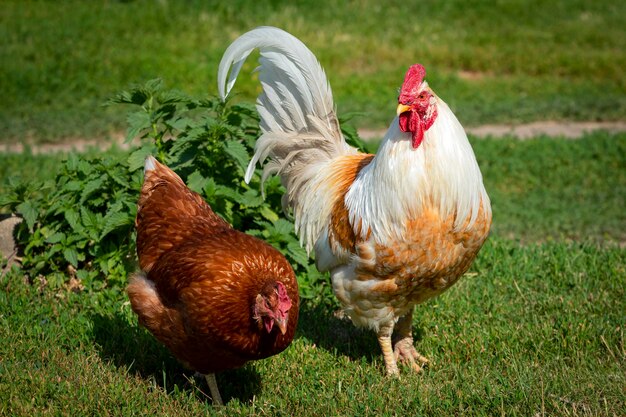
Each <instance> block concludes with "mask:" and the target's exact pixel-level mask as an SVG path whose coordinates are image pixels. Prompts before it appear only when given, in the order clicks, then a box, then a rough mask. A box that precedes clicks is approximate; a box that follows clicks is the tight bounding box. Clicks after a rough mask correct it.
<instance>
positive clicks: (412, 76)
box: [400, 64, 426, 97]
mask: <svg viewBox="0 0 626 417" xmlns="http://www.w3.org/2000/svg"><path fill="white" fill-rule="evenodd" d="M425 76H426V68H424V66H423V65H422V64H415V65H411V66H410V67H409V69H408V70H407V72H406V75H405V76H404V83H402V88H401V89H400V96H401V97H402V96H403V95H410V94H411V93H412V92H413V91H414V90H415V89H416V88H417V87H418V86H419V85H420V84H421V83H422V81H423V80H424V77H425Z"/></svg>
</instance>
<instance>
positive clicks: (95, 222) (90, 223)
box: [0, 80, 362, 302]
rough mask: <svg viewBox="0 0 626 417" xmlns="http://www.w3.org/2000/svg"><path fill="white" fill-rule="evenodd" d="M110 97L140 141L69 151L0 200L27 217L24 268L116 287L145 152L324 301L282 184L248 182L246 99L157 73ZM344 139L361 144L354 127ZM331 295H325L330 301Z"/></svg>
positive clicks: (125, 268)
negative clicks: (89, 153)
mask: <svg viewBox="0 0 626 417" xmlns="http://www.w3.org/2000/svg"><path fill="white" fill-rule="evenodd" d="M109 104H125V105H131V106H132V107H133V109H132V111H131V112H130V113H129V115H128V125H129V127H128V135H127V141H129V142H130V141H135V140H137V139H138V140H139V143H140V145H139V147H138V148H135V149H134V150H133V151H132V152H131V153H130V155H128V154H125V155H113V154H110V153H105V154H103V155H100V156H95V157H86V156H80V155H76V154H70V155H69V156H68V158H67V160H66V161H65V162H64V163H63V165H62V166H61V167H60V170H59V172H58V173H57V174H56V177H55V178H54V179H51V180H48V181H45V182H43V183H38V184H32V183H31V184H24V183H20V184H14V185H13V186H12V187H11V189H10V191H9V193H8V194H7V195H6V196H5V197H3V199H2V201H0V206H5V207H8V208H9V209H11V210H12V211H13V212H17V213H19V214H20V215H21V216H22V217H23V218H24V220H25V221H24V222H23V223H22V224H21V225H20V226H19V228H18V231H17V238H18V243H19V244H20V246H21V248H22V252H23V253H22V268H23V270H24V271H25V272H26V273H27V274H29V275H30V276H31V277H32V278H34V277H36V276H39V275H43V276H45V277H46V279H47V282H48V283H49V284H52V285H56V286H62V285H65V284H66V283H67V281H68V275H69V277H70V278H72V277H75V278H77V279H78V280H80V283H81V284H82V285H83V286H84V287H86V288H87V289H88V290H101V289H104V288H108V289H113V290H116V291H118V290H121V289H122V288H123V287H124V286H125V283H126V280H127V275H128V274H129V273H131V272H133V271H134V270H136V268H137V262H136V255H135V230H134V218H135V215H136V209H137V208H136V204H137V199H138V196H139V190H140V188H141V183H142V180H143V170H142V168H143V164H144V160H145V158H146V156H147V155H149V154H151V155H154V156H155V157H157V158H158V159H159V160H160V161H162V162H164V163H165V164H167V165H168V166H170V167H171V168H172V169H173V170H174V171H176V172H177V173H178V174H179V175H180V176H181V178H182V179H183V180H184V181H185V182H186V183H187V184H188V185H189V187H190V188H191V189H192V190H194V191H196V192H198V193H200V194H201V195H202V196H203V197H204V198H205V199H206V200H207V202H208V203H209V204H210V205H211V207H212V208H213V210H214V211H215V212H216V213H218V214H219V215H220V216H222V217H223V218H224V219H225V220H227V221H228V222H229V223H230V224H232V225H233V227H235V228H237V229H239V230H242V231H245V232H247V233H249V234H251V235H254V236H257V237H259V238H261V239H263V240H265V241H267V242H268V243H270V244H271V245H273V246H274V247H276V248H278V249H279V250H280V251H281V252H282V253H283V254H284V255H285V256H286V257H287V259H288V260H289V261H290V262H291V264H292V266H293V267H294V270H295V271H296V275H297V276H298V282H299V284H300V293H301V295H302V297H304V298H308V299H316V300H318V301H324V302H329V301H330V300H332V297H331V296H330V286H329V283H328V279H327V278H326V277H324V276H323V275H322V274H320V273H319V272H318V271H317V270H316V268H315V266H314V265H313V262H312V260H311V259H310V258H309V257H308V255H307V253H306V252H305V251H304V249H302V247H301V246H300V244H299V241H298V239H297V237H296V236H295V234H294V227H293V223H292V222H290V221H289V220H287V219H286V218H285V217H286V216H284V215H282V213H281V211H282V208H281V197H282V195H283V191H284V189H283V188H282V186H281V185H280V180H279V179H278V178H276V177H273V178H270V179H268V180H267V181H266V182H265V184H264V188H265V189H264V194H265V196H263V195H261V191H260V190H261V187H260V183H259V182H260V171H259V172H257V175H255V176H254V177H253V179H252V182H251V184H249V185H248V184H246V183H245V182H244V181H243V175H244V172H245V169H246V166H247V163H248V161H249V155H251V154H252V150H253V147H254V143H255V141H256V139H257V138H258V136H259V127H258V117H257V114H256V111H255V109H254V107H253V106H250V105H247V104H232V105H231V104H224V103H222V102H221V101H220V100H219V99H217V98H206V99H199V100H198V99H193V98H191V97H189V96H187V95H185V94H183V93H181V92H178V91H172V90H165V89H164V88H163V84H162V82H161V81H160V80H152V81H149V82H147V83H146V84H144V85H142V86H136V87H133V88H131V89H129V90H128V91H123V92H121V93H119V94H118V95H117V96H115V97H114V98H112V99H111V100H110V103H109ZM344 134H345V135H346V137H347V139H348V140H349V142H350V143H352V144H353V145H356V146H361V147H362V143H360V142H359V139H358V138H357V136H356V132H355V130H354V129H352V130H345V131H344ZM330 302H332V301H330Z"/></svg>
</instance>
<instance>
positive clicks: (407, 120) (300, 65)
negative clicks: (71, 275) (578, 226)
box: [218, 27, 491, 375]
mask: <svg viewBox="0 0 626 417" xmlns="http://www.w3.org/2000/svg"><path fill="white" fill-rule="evenodd" d="M255 48H258V49H259V50H260V53H261V55H260V59H259V61H260V66H259V68H258V71H259V80H260V81H261V85H262V87H263V92H262V93H261V94H260V95H259V97H258V100H257V110H258V112H259V115H260V117H261V131H262V135H261V137H260V138H259V139H258V141H257V143H256V148H255V154H254V156H253V158H252V161H251V162H250V165H249V167H248V170H247V172H246V181H250V179H251V177H252V175H253V173H254V167H255V165H256V163H257V162H260V163H264V162H265V161H266V160H267V159H268V158H269V161H267V162H265V165H264V172H263V179H265V178H267V176H269V175H271V174H277V175H280V177H281V180H282V183H283V185H284V186H285V188H286V194H285V196H284V198H283V205H284V206H285V208H288V209H290V210H291V212H292V213H293V216H294V221H295V227H296V232H297V233H298V234H299V236H300V239H301V242H302V243H303V245H304V246H305V247H306V249H307V250H308V251H311V250H314V252H315V260H316V265H317V268H318V269H319V270H320V271H330V275H331V279H332V285H333V291H334V293H335V295H336V296H337V298H338V299H339V301H340V302H341V304H342V306H343V308H344V311H345V313H346V314H347V315H348V316H349V317H350V318H351V319H352V321H353V322H354V323H355V324H356V325H358V326H364V327H368V328H371V329H373V330H374V331H375V332H376V333H377V336H378V341H379V343H380V346H381V349H382V352H383V357H384V361H385V367H386V372H387V374H389V375H396V374H398V366H397V362H401V363H405V364H406V365H408V366H410V367H411V368H412V369H414V370H415V371H419V370H420V369H421V365H423V364H424V363H426V362H427V359H426V358H424V357H423V356H422V355H420V354H418V353H417V351H416V349H415V347H414V345H413V337H412V333H411V327H412V317H413V309H414V308H413V307H414V306H415V304H418V303H421V302H423V301H426V300H428V299H429V298H432V297H434V296H436V295H438V294H441V293H442V292H443V291H445V290H446V289H448V288H450V286H451V285H453V284H454V283H455V282H456V281H457V280H458V279H459V278H460V277H461V276H462V275H463V274H464V273H465V271H466V270H467V269H468V268H469V266H470V264H471V263H472V261H473V260H474V258H475V257H476V254H477V253H478V250H479V249H480V247H481V246H482V244H483V242H484V241H485V239H486V238H487V235H488V233H489V228H490V226H491V205H490V202H489V197H488V196H487V193H486V191H485V188H484V186H483V180H482V175H481V173H480V169H479V168H478V164H477V162H476V158H475V156H474V152H473V151H472V147H471V146H470V144H469V142H468V140H467V136H466V134H465V131H464V130H463V127H462V126H461V124H460V123H459V121H458V120H457V118H456V117H455V116H454V114H453V113H452V111H451V110H450V108H449V107H448V106H447V105H446V103H444V102H443V100H441V99H440V98H439V97H437V95H436V94H435V93H434V92H433V91H432V90H431V89H430V87H429V86H428V84H427V83H426V81H424V77H425V75H426V71H425V69H424V67H423V66H422V65H419V64H416V65H413V66H411V67H410V68H409V69H408V71H407V73H406V76H405V79H404V83H403V84H402V88H401V90H400V96H399V98H398V108H397V117H395V118H394V120H393V121H392V122H391V125H390V126H389V130H388V131H387V133H386V134H385V137H384V138H383V141H382V143H381V145H380V148H379V150H378V153H377V154H376V155H369V154H363V153H360V152H358V151H357V150H356V149H354V148H353V147H351V146H349V145H348V144H347V143H346V141H345V140H344V137H343V135H342V133H341V130H340V127H339V122H338V120H337V115H336V113H335V108H334V104H333V96H332V92H331V89H330V86H329V84H328V81H327V80H326V75H325V74H324V71H323V69H322V68H321V66H320V64H319V62H318V61H317V59H316V58H315V56H314V55H313V53H312V52H311V51H310V50H309V49H308V48H307V47H306V46H305V45H304V44H303V43H302V42H301V41H300V40H298V39H297V38H295V37H294V36H292V35H290V34H289V33H287V32H285V31H283V30H281V29H277V28H273V27H259V28H257V29H254V30H252V31H250V32H248V33H245V34H244V35H242V36H241V37H239V38H238V39H237V40H235V41H234V42H233V43H232V44H231V45H230V46H229V47H228V49H227V50H226V52H225V53H224V56H223V57H222V61H221V63H220V66H219V73H218V89H219V92H220V95H221V97H222V98H223V99H224V98H225V97H226V96H227V95H228V93H229V92H230V90H231V88H232V87H233V84H234V83H235V80H236V78H237V75H238V74H239V71H240V69H241V66H242V65H243V63H244V61H245V60H246V58H247V57H248V55H249V54H250V52H251V51H252V50H254V49H255ZM392 333H393V339H392ZM392 343H393V344H392Z"/></svg>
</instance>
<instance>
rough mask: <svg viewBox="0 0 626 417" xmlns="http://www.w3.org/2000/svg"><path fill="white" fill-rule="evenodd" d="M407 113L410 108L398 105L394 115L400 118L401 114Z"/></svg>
mask: <svg viewBox="0 0 626 417" xmlns="http://www.w3.org/2000/svg"><path fill="white" fill-rule="evenodd" d="M408 111H411V106H407V105H406V104H402V103H399V104H398V107H397V108H396V114H397V115H398V116H400V115H401V114H402V113H406V112H408Z"/></svg>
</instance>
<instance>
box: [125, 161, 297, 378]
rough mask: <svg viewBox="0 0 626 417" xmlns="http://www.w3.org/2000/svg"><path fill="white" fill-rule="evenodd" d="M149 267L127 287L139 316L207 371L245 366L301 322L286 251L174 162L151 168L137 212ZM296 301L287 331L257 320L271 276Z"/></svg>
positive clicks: (141, 251) (278, 347) (281, 343)
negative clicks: (237, 222)
mask: <svg viewBox="0 0 626 417" xmlns="http://www.w3.org/2000/svg"><path fill="white" fill-rule="evenodd" d="M136 226H137V252H138V255H139V262H140V265H141V268H142V269H143V271H145V272H144V273H142V274H136V275H135V276H133V277H132V278H131V281H130V284H129V286H128V288H127V292H128V295H129V298H130V301H131V305H132V308H133V311H135V313H137V315H138V316H139V321H140V323H141V324H142V325H144V326H145V327H146V328H147V329H148V330H149V331H150V332H151V333H152V334H153V335H154V336H155V337H156V338H157V339H158V340H159V341H161V342H162V343H163V344H164V345H165V346H166V347H167V348H169V349H170V350H171V351H172V353H173V354H174V356H176V357H177V358H178V359H179V360H180V361H181V362H183V363H184V364H186V365H187V366H189V367H191V368H192V369H194V370H196V371H199V372H201V373H204V374H207V373H214V372H219V371H222V370H225V369H230V368H235V367H239V366H242V365H243V364H245V363H246V362H247V361H249V360H253V359H262V358H266V357H268V356H271V355H274V354H277V353H279V352H281V351H282V350H284V349H285V348H286V347H287V346H288V345H289V344H290V343H291V341H292V339H293V337H294V334H295V330H296V325H297V322H298V309H299V296H298V285H297V282H296V278H295V274H294V272H293V269H292V268H291V265H289V262H287V260H286V259H285V258H284V256H282V255H281V254H280V252H279V251H278V250H276V249H274V248H273V247H271V246H270V245H268V244H266V243H265V242H263V241H261V240H259V239H256V238H254V237H252V236H249V235H247V234H245V233H241V232H239V231H236V230H234V229H232V228H231V227H230V225H228V223H226V222H225V221H224V220H222V219H221V218H220V217H219V216H217V215H216V214H215V213H214V212H213V211H212V210H211V208H210V207H209V205H208V204H207V203H206V202H204V201H203V200H202V198H201V197H200V196H199V195H198V194H197V193H194V192H192V191H191V190H189V189H188V188H187V187H186V186H185V185H184V183H183V181H182V180H181V179H180V178H179V177H178V176H177V175H176V174H175V173H174V172H173V171H171V170H170V169H169V168H167V167H166V166H164V165H161V164H158V163H156V169H155V170H153V171H148V172H147V174H146V179H145V183H144V185H143V188H142V192H141V197H140V199H139V209H138V213H137V219H136ZM277 281H280V282H282V283H283V284H284V286H285V287H286V290H287V294H288V296H289V298H290V299H291V302H292V307H291V308H290V309H289V313H288V326H287V330H286V332H285V334H284V335H283V334H281V332H280V331H279V330H278V329H277V328H276V327H275V328H274V329H272V331H271V332H270V333H267V331H265V330H263V329H262V327H260V326H259V323H258V322H257V321H256V320H254V319H253V317H252V315H253V312H252V309H253V305H254V301H255V299H256V296H257V295H258V294H259V293H260V292H261V289H262V288H263V287H264V286H265V285H266V284H267V283H268V282H277Z"/></svg>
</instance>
